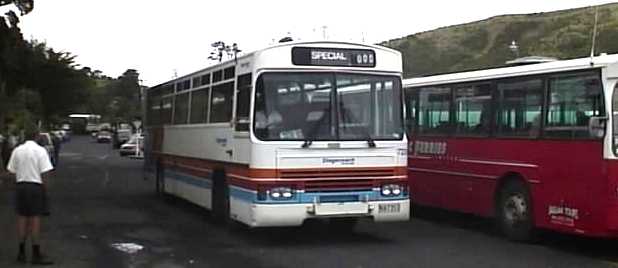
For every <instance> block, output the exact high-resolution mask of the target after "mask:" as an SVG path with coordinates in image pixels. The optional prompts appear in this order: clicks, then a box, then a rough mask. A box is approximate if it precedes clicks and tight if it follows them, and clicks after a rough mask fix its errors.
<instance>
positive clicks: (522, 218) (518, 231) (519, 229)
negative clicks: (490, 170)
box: [497, 180, 533, 241]
mask: <svg viewBox="0 0 618 268" xmlns="http://www.w3.org/2000/svg"><path fill="white" fill-rule="evenodd" d="M531 206H532V203H531V202H530V193H529V192H528V189H527V188H526V186H525V185H524V184H523V183H522V182H521V181H519V180H511V181H508V182H507V183H506V184H505V185H504V186H503V187H502V190H501V191H500V196H499V201H498V206H497V212H498V215H497V216H498V217H497V219H498V224H499V226H500V228H501V229H502V232H503V233H504V234H505V235H506V237H507V238H509V239H510V240H514V241H527V240H530V238H531V237H532V229H533V228H532V226H533V224H532V207H531Z"/></svg>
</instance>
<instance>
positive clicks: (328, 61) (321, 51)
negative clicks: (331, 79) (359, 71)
mask: <svg viewBox="0 0 618 268" xmlns="http://www.w3.org/2000/svg"><path fill="white" fill-rule="evenodd" d="M292 63H294V65H309V66H343V67H375V66H376V57H375V52H374V51H373V50H369V49H346V48H319V47H295V48H292Z"/></svg>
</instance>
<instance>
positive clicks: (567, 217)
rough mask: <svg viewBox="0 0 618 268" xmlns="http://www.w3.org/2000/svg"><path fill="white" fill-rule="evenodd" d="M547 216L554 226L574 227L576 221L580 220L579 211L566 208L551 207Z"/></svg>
mask: <svg viewBox="0 0 618 268" xmlns="http://www.w3.org/2000/svg"><path fill="white" fill-rule="evenodd" d="M547 215H549V217H550V219H551V222H552V223H554V224H560V225H566V226H574V225H575V220H577V219H579V210H578V209H576V208H569V207H565V206H549V207H548V209H547Z"/></svg>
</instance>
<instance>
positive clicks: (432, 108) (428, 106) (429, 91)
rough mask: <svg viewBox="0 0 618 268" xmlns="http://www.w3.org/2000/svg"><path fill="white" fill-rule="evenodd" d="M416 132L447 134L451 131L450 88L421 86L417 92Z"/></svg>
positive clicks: (421, 133) (422, 133)
mask: <svg viewBox="0 0 618 268" xmlns="http://www.w3.org/2000/svg"><path fill="white" fill-rule="evenodd" d="M418 106H419V108H418V110H419V111H418V122H419V124H418V133H419V134H420V135H444V136H445V135H449V134H450V132H451V121H450V120H451V116H450V110H451V88H449V87H427V88H421V89H420V90H419V94H418Z"/></svg>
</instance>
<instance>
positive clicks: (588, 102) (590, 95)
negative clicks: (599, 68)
mask: <svg viewBox="0 0 618 268" xmlns="http://www.w3.org/2000/svg"><path fill="white" fill-rule="evenodd" d="M601 89H602V85H601V81H600V77H599V74H598V73H597V72H586V73H578V74H570V75H561V76H557V77H553V78H550V79H549V96H548V97H549V99H548V101H547V105H548V107H547V118H546V119H545V129H544V133H545V136H547V137H550V138H564V139H577V138H583V139H590V138H593V137H590V133H589V131H588V123H589V120H590V117H592V116H604V115H605V109H604V108H603V107H604V104H603V95H602V90H601Z"/></svg>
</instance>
